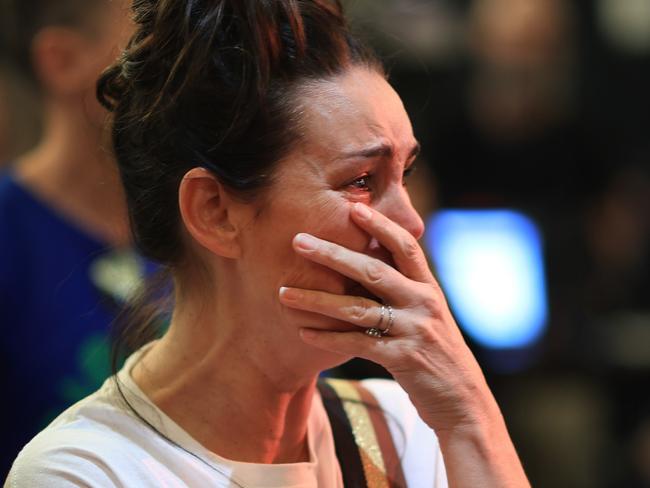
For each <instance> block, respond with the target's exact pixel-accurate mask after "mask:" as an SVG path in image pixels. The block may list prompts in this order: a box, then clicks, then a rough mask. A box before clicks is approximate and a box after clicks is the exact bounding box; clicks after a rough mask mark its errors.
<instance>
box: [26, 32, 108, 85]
mask: <svg viewBox="0 0 650 488" xmlns="http://www.w3.org/2000/svg"><path fill="white" fill-rule="evenodd" d="M90 42H91V40H90V39H88V38H86V37H84V36H83V34H81V33H80V32H77V31H75V30H73V29H67V28H65V27H46V28H44V29H42V30H41V31H40V32H39V33H38V34H36V36H35V37H34V40H33V42H32V63H33V65H34V71H35V73H36V75H37V77H38V79H39V81H40V82H41V84H42V85H43V88H44V89H45V90H46V91H47V92H50V93H52V94H54V95H61V96H66V95H72V94H77V93H80V92H82V91H84V90H87V89H88V87H89V86H91V85H92V82H93V80H92V75H93V74H96V73H95V72H96V71H97V69H96V68H95V67H94V66H93V64H95V63H96V62H97V60H96V59H93V56H92V55H91V51H90V49H91V48H90V46H89V43H90Z"/></svg>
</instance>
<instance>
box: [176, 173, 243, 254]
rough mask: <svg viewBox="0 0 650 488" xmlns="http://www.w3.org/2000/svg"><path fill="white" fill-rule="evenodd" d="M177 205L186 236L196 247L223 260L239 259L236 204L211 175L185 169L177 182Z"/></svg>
mask: <svg viewBox="0 0 650 488" xmlns="http://www.w3.org/2000/svg"><path fill="white" fill-rule="evenodd" d="M178 204H179V208H180V213H181V218H182V221H183V224H184V225H185V228H186V229H187V232H188V234H189V235H190V236H191V237H192V238H193V239H194V240H195V241H196V242H197V243H198V244H199V245H201V246H202V247H203V248H205V249H207V250H209V251H210V252H212V253H213V254H215V255H218V256H222V257H225V258H230V259H236V258H238V257H239V256H240V254H241V248H240V245H239V228H238V226H237V219H236V213H237V204H236V202H235V201H234V200H233V199H232V197H231V196H230V195H229V194H228V193H227V192H226V191H225V188H224V186H223V184H222V183H221V182H220V181H219V180H218V179H217V178H216V177H215V176H214V175H213V174H212V173H210V172H209V171H208V170H206V169H204V168H193V169H191V170H189V171H188V172H187V173H186V174H185V176H184V177H183V179H182V180H181V184H180V188H179V191H178Z"/></svg>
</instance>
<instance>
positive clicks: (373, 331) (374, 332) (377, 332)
mask: <svg viewBox="0 0 650 488" xmlns="http://www.w3.org/2000/svg"><path fill="white" fill-rule="evenodd" d="M386 309H388V327H386V328H385V329H382V328H381V324H383V323H384V315H385V314H386ZM394 321H395V314H394V312H393V307H391V306H390V305H382V306H381V311H380V313H379V320H378V321H377V325H375V326H374V327H370V328H369V329H366V330H365V334H366V335H367V336H370V337H375V338H380V337H383V336H385V335H388V332H389V331H390V329H391V327H392V326H393V322H394Z"/></svg>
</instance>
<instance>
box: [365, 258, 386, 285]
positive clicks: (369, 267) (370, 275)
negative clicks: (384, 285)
mask: <svg viewBox="0 0 650 488" xmlns="http://www.w3.org/2000/svg"><path fill="white" fill-rule="evenodd" d="M364 275H365V278H366V280H367V281H368V283H371V284H378V283H381V281H382V280H383V277H384V263H382V262H381V261H379V260H377V259H371V260H370V261H368V262H367V263H366V265H365V267H364Z"/></svg>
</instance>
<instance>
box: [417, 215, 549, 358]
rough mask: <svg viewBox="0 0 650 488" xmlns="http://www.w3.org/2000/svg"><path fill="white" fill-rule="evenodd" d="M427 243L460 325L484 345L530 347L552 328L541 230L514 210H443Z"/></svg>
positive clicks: (432, 222) (433, 220) (431, 226)
mask: <svg viewBox="0 0 650 488" xmlns="http://www.w3.org/2000/svg"><path fill="white" fill-rule="evenodd" d="M425 243H426V246H427V248H428V251H429V254H430V256H431V258H432V259H433V264H434V266H435V268H436V272H437V275H438V279H439V280H440V284H441V286H442V288H443V290H444V291H445V294H446V296H447V300H448V301H449V304H450V306H451V307H452V310H453V311H454V313H455V316H456V318H457V320H458V321H459V325H460V326H461V328H463V330H464V331H465V332H466V333H467V334H468V335H469V336H470V337H471V338H472V339H473V340H475V341H476V342H478V343H479V344H481V345H483V346H485V347H488V348H496V349H516V348H524V347H528V346H530V345H532V344H533V343H535V342H536V341H537V340H538V339H539V338H540V337H541V335H542V334H543V332H544V329H545V327H546V321H547V315H548V305H547V298H546V283H545V277H544V264H543V254H542V242H541V236H540V232H539V230H538V229H537V227H536V225H535V224H534V222H533V221H532V220H531V219H530V218H528V217H526V216H525V215H523V214H521V213H518V212H515V211H511V210H442V211H439V212H437V213H436V214H434V215H433V216H432V217H431V219H430V220H429V222H428V226H427V233H426V235H425Z"/></svg>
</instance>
